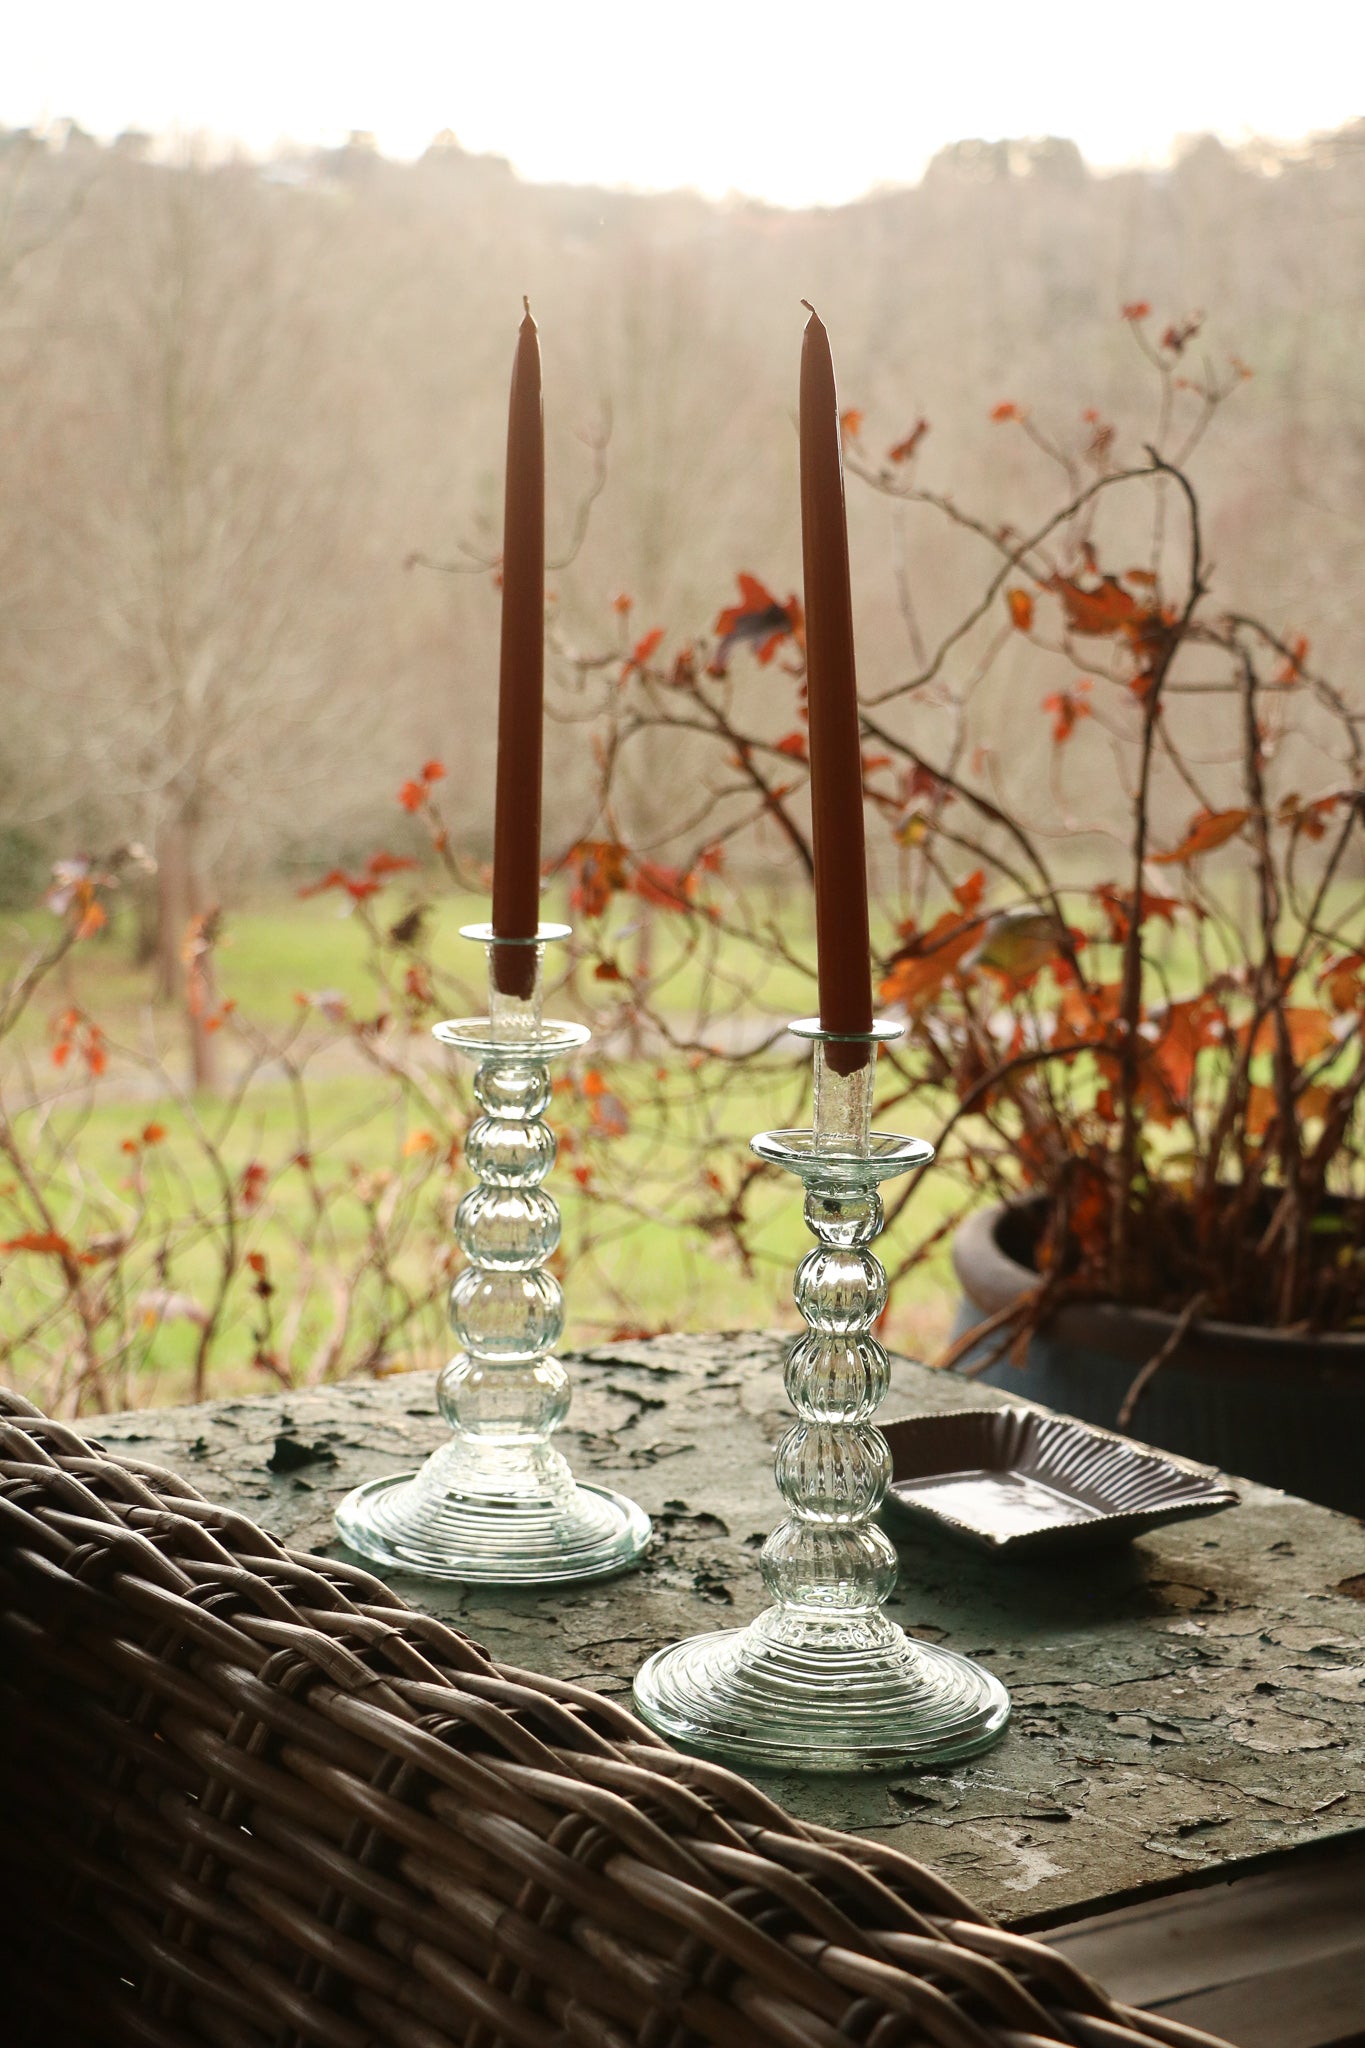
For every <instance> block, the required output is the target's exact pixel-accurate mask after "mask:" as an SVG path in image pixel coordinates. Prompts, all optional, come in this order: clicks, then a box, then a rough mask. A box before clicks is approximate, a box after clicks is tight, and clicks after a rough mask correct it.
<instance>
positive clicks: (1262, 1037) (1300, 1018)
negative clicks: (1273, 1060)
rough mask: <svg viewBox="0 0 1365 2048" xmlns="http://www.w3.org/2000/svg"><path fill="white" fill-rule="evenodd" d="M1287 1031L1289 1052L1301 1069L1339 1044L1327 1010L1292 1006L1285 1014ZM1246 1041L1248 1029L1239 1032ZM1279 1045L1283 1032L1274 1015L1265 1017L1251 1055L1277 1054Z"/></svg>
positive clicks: (1257, 1028) (1261, 1022)
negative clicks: (1281, 1032)
mask: <svg viewBox="0 0 1365 2048" xmlns="http://www.w3.org/2000/svg"><path fill="white" fill-rule="evenodd" d="M1280 1014H1281V1016H1282V1017H1283V1018H1284V1026H1285V1032H1286V1035H1287V1037H1288V1039H1289V1050H1290V1052H1291V1054H1292V1055H1293V1057H1294V1059H1295V1061H1296V1062H1297V1064H1298V1065H1299V1066H1303V1065H1304V1063H1305V1062H1306V1061H1308V1060H1315V1059H1317V1058H1318V1056H1319V1055H1320V1054H1321V1053H1324V1052H1327V1051H1329V1050H1330V1048H1331V1047H1332V1046H1333V1045H1335V1043H1336V1033H1335V1032H1334V1031H1333V1029H1332V1020H1331V1018H1330V1017H1329V1016H1328V1015H1327V1012H1326V1011H1325V1010H1310V1009H1307V1008H1301V1007H1295V1006H1294V1005H1292V1004H1291V1005H1289V1006H1288V1007H1287V1008H1286V1009H1284V1010H1282V1011H1281V1013H1280ZM1238 1036H1239V1037H1240V1038H1242V1039H1243V1040H1245V1038H1246V1036H1247V1033H1246V1030H1245V1028H1244V1029H1243V1030H1242V1031H1240V1032H1239V1033H1238ZM1278 1044H1279V1032H1278V1030H1277V1028H1276V1024H1275V1019H1274V1017H1273V1016H1270V1017H1262V1019H1261V1021H1260V1023H1259V1024H1258V1025H1257V1026H1256V1030H1255V1033H1254V1035H1253V1036H1252V1040H1251V1054H1252V1058H1253V1059H1255V1058H1256V1057H1258V1056H1259V1055H1261V1054H1263V1053H1273V1052H1274V1051H1275V1050H1276V1048H1277V1046H1278Z"/></svg>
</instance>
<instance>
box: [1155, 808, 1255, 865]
mask: <svg viewBox="0 0 1365 2048" xmlns="http://www.w3.org/2000/svg"><path fill="white" fill-rule="evenodd" d="M1248 815H1249V814H1248V813H1247V812H1246V811H1196V812H1195V814H1194V816H1193V817H1192V818H1191V820H1190V822H1189V826H1188V828H1187V830H1186V833H1185V837H1184V838H1183V839H1182V840H1181V841H1180V844H1179V845H1178V846H1173V847H1172V848H1171V850H1170V852H1169V853H1153V854H1149V855H1148V859H1149V860H1150V861H1151V863H1152V866H1153V867H1158V868H1160V867H1171V866H1172V865H1174V864H1175V863H1177V862H1184V861H1187V860H1197V859H1198V858H1199V856H1200V855H1201V854H1204V853H1212V851H1213V849H1214V847H1215V846H1222V845H1223V843H1224V841H1225V840H1228V839H1231V838H1233V837H1234V836H1235V834H1237V833H1238V832H1240V831H1241V829H1242V827H1243V825H1245V823H1246V821H1247V817H1248Z"/></svg>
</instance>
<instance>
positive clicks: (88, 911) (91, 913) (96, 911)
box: [76, 903, 109, 939]
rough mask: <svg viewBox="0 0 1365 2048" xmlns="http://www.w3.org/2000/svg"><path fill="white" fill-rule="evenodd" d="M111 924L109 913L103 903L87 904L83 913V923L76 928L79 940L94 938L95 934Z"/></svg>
mask: <svg viewBox="0 0 1365 2048" xmlns="http://www.w3.org/2000/svg"><path fill="white" fill-rule="evenodd" d="M108 922H109V917H108V913H107V912H106V910H105V908H104V905H103V904H102V903H87V904H86V906H85V908H84V910H83V911H82V912H81V921H80V923H79V924H78V925H77V926H76V937H77V938H78V939H89V938H93V937H94V935H95V933H96V932H97V931H99V930H101V929H102V927H103V926H104V925H106V924H108Z"/></svg>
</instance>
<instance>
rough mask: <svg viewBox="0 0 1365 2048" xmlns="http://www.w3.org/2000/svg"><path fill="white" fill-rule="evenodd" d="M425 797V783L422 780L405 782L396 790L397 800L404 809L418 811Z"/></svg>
mask: <svg viewBox="0 0 1365 2048" xmlns="http://www.w3.org/2000/svg"><path fill="white" fill-rule="evenodd" d="M426 799H427V791H426V784H425V783H423V782H405V783H404V784H403V787H402V788H401V789H400V790H399V792H398V801H399V803H400V804H401V805H402V806H403V809H404V810H405V811H420V810H421V808H422V805H423V804H424V803H425V802H426Z"/></svg>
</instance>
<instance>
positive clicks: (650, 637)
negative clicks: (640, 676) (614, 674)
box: [621, 626, 664, 682]
mask: <svg viewBox="0 0 1365 2048" xmlns="http://www.w3.org/2000/svg"><path fill="white" fill-rule="evenodd" d="M663 637H664V629H663V627H662V626H654V627H652V628H651V629H650V631H649V632H648V633H646V634H645V636H644V638H643V639H641V640H637V641H636V643H635V645H634V647H633V648H632V650H631V653H630V658H629V660H628V661H627V662H626V664H625V666H624V667H623V668H622V670H621V681H622V682H624V681H625V680H626V677H627V676H629V675H631V674H633V673H634V672H635V671H637V670H641V669H643V668H644V666H645V663H646V662H647V661H648V660H649V657H650V655H651V654H653V652H654V650H655V648H656V647H657V646H658V645H659V642H660V641H661V640H662V639H663Z"/></svg>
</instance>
